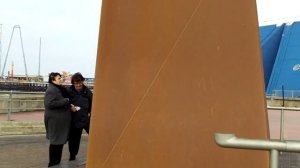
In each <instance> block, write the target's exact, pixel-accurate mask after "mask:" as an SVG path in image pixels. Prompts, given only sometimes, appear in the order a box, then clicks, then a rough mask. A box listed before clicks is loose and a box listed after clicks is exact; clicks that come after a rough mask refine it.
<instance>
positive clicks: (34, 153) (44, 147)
mask: <svg viewBox="0 0 300 168" xmlns="http://www.w3.org/2000/svg"><path fill="white" fill-rule="evenodd" d="M87 142H88V136H87V135H84V136H82V141H81V145H80V150H79V154H78V156H77V160H76V161H72V162H69V161H68V158H69V152H68V145H67V144H66V145H64V149H63V156H62V162H61V164H60V165H59V166H58V167H57V168H84V167H85V161H86V151H87ZM48 149H49V142H48V140H47V139H46V138H45V135H30V136H28V135H27V136H0V168H44V167H47V165H48ZM53 167H54V168H55V166H53Z"/></svg>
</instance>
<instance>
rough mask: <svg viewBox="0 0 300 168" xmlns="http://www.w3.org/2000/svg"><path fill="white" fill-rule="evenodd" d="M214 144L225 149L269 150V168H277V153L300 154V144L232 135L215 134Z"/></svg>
mask: <svg viewBox="0 0 300 168" xmlns="http://www.w3.org/2000/svg"><path fill="white" fill-rule="evenodd" d="M215 141H216V143H217V144H218V145H219V146H221V147H225V148H238V149H254V150H269V151H270V152H271V157H270V168H278V153H279V151H286V152H300V142H297V141H278V140H260V139H244V138H237V137H236V136H235V135H234V134H222V133H215Z"/></svg>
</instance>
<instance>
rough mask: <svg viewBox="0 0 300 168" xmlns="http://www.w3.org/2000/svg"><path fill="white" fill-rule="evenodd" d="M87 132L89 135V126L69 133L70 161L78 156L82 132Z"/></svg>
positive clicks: (73, 129)
mask: <svg viewBox="0 0 300 168" xmlns="http://www.w3.org/2000/svg"><path fill="white" fill-rule="evenodd" d="M83 129H84V130H85V131H86V132H87V133H89V129H90V128H89V126H86V127H84V128H71V129H70V133H69V142H68V144H69V152H70V160H71V159H75V158H76V155H77V154H78V151H79V146H80V139H81V134H82V130H83Z"/></svg>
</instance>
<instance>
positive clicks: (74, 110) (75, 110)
mask: <svg viewBox="0 0 300 168" xmlns="http://www.w3.org/2000/svg"><path fill="white" fill-rule="evenodd" d="M71 112H73V113H75V112H77V109H76V107H75V106H74V105H73V106H72V105H71Z"/></svg>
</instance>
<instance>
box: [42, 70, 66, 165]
mask: <svg viewBox="0 0 300 168" xmlns="http://www.w3.org/2000/svg"><path fill="white" fill-rule="evenodd" d="M48 82H49V85H48V88H47V90H46V93H45V100H44V103H45V116H44V122H45V127H46V137H47V139H49V141H50V146H49V164H48V167H51V166H54V165H58V164H60V161H61V155H62V150H63V145H64V144H65V143H66V142H67V140H68V135H69V130H70V124H71V112H70V110H71V109H70V103H69V94H68V91H67V90H66V88H64V87H63V86H62V85H61V75H60V74H59V73H57V72H52V73H50V75H49V81H48Z"/></svg>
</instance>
